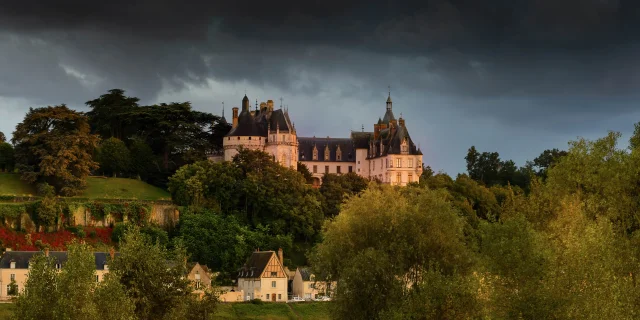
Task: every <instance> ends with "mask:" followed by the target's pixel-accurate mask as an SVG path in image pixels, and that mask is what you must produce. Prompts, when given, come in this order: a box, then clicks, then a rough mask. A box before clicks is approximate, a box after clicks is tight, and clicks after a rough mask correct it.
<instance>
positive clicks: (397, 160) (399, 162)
mask: <svg viewBox="0 0 640 320" xmlns="http://www.w3.org/2000/svg"><path fill="white" fill-rule="evenodd" d="M401 167H402V159H396V168H401Z"/></svg>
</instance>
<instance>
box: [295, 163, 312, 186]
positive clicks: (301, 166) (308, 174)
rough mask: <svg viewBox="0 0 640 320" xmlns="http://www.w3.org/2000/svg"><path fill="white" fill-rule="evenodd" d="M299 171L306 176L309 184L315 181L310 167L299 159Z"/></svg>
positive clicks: (305, 178)
mask: <svg viewBox="0 0 640 320" xmlns="http://www.w3.org/2000/svg"><path fill="white" fill-rule="evenodd" d="M298 172H299V173H300V174H301V175H302V176H303V177H304V180H305V181H306V182H307V183H308V184H312V183H313V175H312V174H311V171H309V168H308V167H307V165H305V164H304V163H302V162H300V161H298Z"/></svg>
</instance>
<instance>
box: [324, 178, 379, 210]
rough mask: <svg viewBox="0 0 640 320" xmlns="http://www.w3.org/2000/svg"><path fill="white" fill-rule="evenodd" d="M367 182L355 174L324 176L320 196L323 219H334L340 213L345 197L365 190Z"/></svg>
mask: <svg viewBox="0 0 640 320" xmlns="http://www.w3.org/2000/svg"><path fill="white" fill-rule="evenodd" d="M368 184H369V182H368V181H367V179H365V178H363V177H361V176H359V175H358V174H357V173H354V172H350V173H347V174H344V175H337V174H325V175H324V176H323V177H322V185H321V186H320V194H321V195H322V211H323V212H324V215H325V217H334V216H336V215H337V214H338V213H339V212H340V205H341V204H342V202H343V201H344V199H345V197H350V196H353V195H356V194H358V193H360V192H361V191H362V190H364V189H366V188H367V186H368Z"/></svg>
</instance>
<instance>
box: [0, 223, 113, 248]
mask: <svg viewBox="0 0 640 320" xmlns="http://www.w3.org/2000/svg"><path fill="white" fill-rule="evenodd" d="M83 230H84V232H85V234H90V233H92V232H94V233H95V235H96V236H95V237H94V238H91V237H86V236H85V237H80V235H78V234H75V233H74V232H72V231H70V230H60V231H56V232H30V233H24V232H17V231H11V230H9V229H7V228H0V242H1V243H2V246H3V247H5V248H12V249H14V250H20V251H38V250H42V249H43V248H44V247H45V246H46V247H49V248H50V249H51V250H58V251H65V250H66V249H67V244H68V243H70V242H71V241H72V240H74V239H77V240H78V241H84V242H85V243H87V244H90V245H92V246H94V247H95V246H100V245H105V246H109V245H111V234H112V229H111V228H93V227H84V228H83ZM27 235H29V237H30V238H31V243H32V244H28V243H27V241H26V236H27Z"/></svg>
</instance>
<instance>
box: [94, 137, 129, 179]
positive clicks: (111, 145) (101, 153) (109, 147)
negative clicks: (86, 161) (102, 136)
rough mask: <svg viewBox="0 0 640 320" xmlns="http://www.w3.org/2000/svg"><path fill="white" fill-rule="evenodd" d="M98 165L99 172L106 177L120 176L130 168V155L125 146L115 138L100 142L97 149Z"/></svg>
mask: <svg viewBox="0 0 640 320" xmlns="http://www.w3.org/2000/svg"><path fill="white" fill-rule="evenodd" d="M96 160H98V163H99V164H100V170H101V171H102V172H103V173H104V174H106V175H113V176H114V177H116V176H118V174H120V175H122V174H123V173H124V172H127V171H129V168H130V166H131V155H130V152H129V149H127V146H126V145H125V144H124V142H122V141H121V140H119V139H117V138H109V139H107V140H104V141H102V143H101V144H100V147H98V149H97V157H96Z"/></svg>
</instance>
